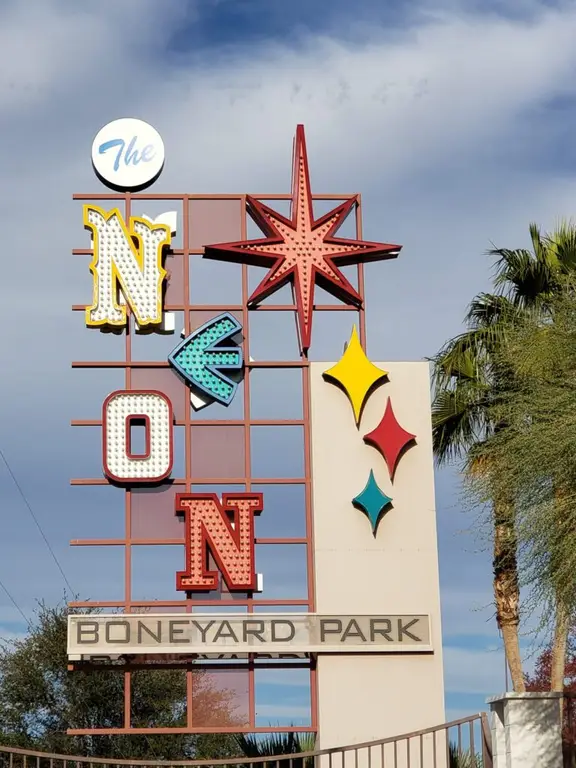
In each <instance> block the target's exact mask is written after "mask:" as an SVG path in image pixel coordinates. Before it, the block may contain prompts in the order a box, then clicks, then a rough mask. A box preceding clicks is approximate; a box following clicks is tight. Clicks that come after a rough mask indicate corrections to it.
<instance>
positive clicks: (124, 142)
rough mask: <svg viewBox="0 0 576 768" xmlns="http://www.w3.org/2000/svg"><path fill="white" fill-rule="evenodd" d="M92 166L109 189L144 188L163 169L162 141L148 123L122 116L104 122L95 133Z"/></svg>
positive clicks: (132, 189) (121, 190)
mask: <svg viewBox="0 0 576 768" xmlns="http://www.w3.org/2000/svg"><path fill="white" fill-rule="evenodd" d="M92 165H93V166H94V170H95V171H96V175H97V176H98V178H99V179H100V180H101V181H103V182H104V184H106V185H107V186H108V187H112V189H115V190H118V191H120V192H125V191H129V190H131V191H136V190H139V189H144V188H145V187H148V186H149V185H150V184H152V182H154V181H156V179H157V178H158V176H159V175H160V173H161V172H162V168H163V166H164V142H163V141H162V137H161V136H160V134H159V133H158V131H157V130H156V129H155V128H153V127H152V126H151V125H149V124H148V123H145V122H144V121H143V120H137V119H136V118H132V117H123V118H121V119H120V120H114V121H113V122H111V123H107V124H106V125H105V126H104V127H103V128H101V129H100V130H99V131H98V133H97V134H96V137H95V139H94V141H93V143H92Z"/></svg>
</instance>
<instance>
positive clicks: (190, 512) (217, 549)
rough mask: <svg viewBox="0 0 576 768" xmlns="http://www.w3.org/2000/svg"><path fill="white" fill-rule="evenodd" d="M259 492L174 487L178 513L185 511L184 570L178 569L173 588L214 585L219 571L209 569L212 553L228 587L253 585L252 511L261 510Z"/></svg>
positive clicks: (210, 587)
mask: <svg viewBox="0 0 576 768" xmlns="http://www.w3.org/2000/svg"><path fill="white" fill-rule="evenodd" d="M262 508H263V504H262V494H261V493H225V494H223V495H222V503H220V500H219V499H218V497H217V496H216V494H214V493H178V494H177V495H176V514H178V515H183V516H184V524H185V526H186V528H185V544H186V570H185V571H179V572H178V573H177V574H176V589H178V590H180V591H182V592H209V591H211V590H213V589H218V573H217V572H216V571H211V570H209V567H208V556H209V554H211V555H212V557H213V558H214V560H215V561H216V565H217V566H218V569H219V570H220V572H221V574H222V578H223V579H224V581H225V583H226V586H227V587H228V589H229V590H230V591H231V592H234V591H236V592H253V591H255V590H256V588H257V575H256V562H255V556H254V515H259V514H260V512H261V511H262Z"/></svg>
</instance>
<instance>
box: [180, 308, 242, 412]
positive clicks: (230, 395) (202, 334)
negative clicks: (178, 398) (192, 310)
mask: <svg viewBox="0 0 576 768" xmlns="http://www.w3.org/2000/svg"><path fill="white" fill-rule="evenodd" d="M241 331H242V326H241V325H240V323H239V322H238V320H237V319H236V318H235V317H234V316H233V315H231V314H230V313H229V312H224V313H223V314H221V315H218V316H217V317H213V318H212V319H211V320H209V321H208V322H207V323H204V325H202V326H200V328H197V329H196V330H195V331H193V332H192V333H191V334H190V335H189V336H187V337H186V338H185V339H184V340H183V341H182V342H180V344H179V345H178V346H177V347H176V348H175V349H174V350H173V351H172V352H171V353H170V355H168V362H169V363H170V364H171V365H172V366H173V367H174V368H175V369H176V370H177V371H178V373H179V374H180V375H181V376H182V377H183V378H184V379H185V380H186V382H187V383H188V385H189V386H190V387H191V388H193V389H195V390H197V391H199V392H200V393H203V394H204V395H208V397H209V398H210V400H216V401H217V402H219V403H222V405H230V403H231V402H232V400H233V399H234V395H235V394H236V390H237V388H238V384H237V383H236V382H235V381H233V380H232V379H231V378H230V377H229V376H227V375H226V374H225V373H224V371H240V370H241V369H242V366H243V364H244V358H243V355H242V350H241V349H240V348H239V347H237V346H223V343H224V342H227V341H230V340H232V339H233V337H234V336H237V335H238V334H239V333H240V332H241Z"/></svg>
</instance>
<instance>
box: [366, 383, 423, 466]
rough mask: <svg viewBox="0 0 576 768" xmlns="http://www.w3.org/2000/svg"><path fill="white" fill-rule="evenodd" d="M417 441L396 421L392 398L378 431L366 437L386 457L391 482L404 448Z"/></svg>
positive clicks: (387, 404)
mask: <svg viewBox="0 0 576 768" xmlns="http://www.w3.org/2000/svg"><path fill="white" fill-rule="evenodd" d="M415 439H416V435H412V434H411V433H410V432H406V430H405V429H403V428H402V427H401V426H400V424H398V421H397V419H396V416H395V415H394V411H393V410H392V405H391V403H390V398H388V401H387V403H386V410H385V411H384V416H382V420H381V421H380V424H378V426H377V427H376V429H374V430H372V432H369V433H368V434H367V435H364V442H365V443H368V445H371V446H373V447H374V448H376V450H377V451H379V452H380V453H381V454H382V456H383V457H384V461H385V462H386V464H387V465H388V472H389V474H390V480H392V479H393V477H394V472H395V471H396V465H397V463H398V461H399V459H400V455H401V453H402V451H403V450H404V448H406V446H407V445H408V444H409V443H411V442H412V441H413V440H415Z"/></svg>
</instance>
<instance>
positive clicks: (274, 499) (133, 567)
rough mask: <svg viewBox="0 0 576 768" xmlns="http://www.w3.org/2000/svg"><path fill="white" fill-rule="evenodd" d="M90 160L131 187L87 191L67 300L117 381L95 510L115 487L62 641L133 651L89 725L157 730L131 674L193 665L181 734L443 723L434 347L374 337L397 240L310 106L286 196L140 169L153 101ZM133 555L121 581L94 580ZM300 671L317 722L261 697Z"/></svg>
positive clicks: (104, 433) (98, 362) (151, 152)
mask: <svg viewBox="0 0 576 768" xmlns="http://www.w3.org/2000/svg"><path fill="white" fill-rule="evenodd" d="M134 137H135V138H134ZM198 151H201V148H199V150H198ZM92 160H93V164H94V168H95V170H96V173H97V175H98V176H99V177H100V179H101V180H103V181H104V183H106V184H107V185H108V186H111V187H113V188H114V189H116V190H118V191H119V192H120V193H121V194H118V193H108V192H106V193H100V194H77V195H74V199H75V200H77V201H79V202H81V203H82V205H83V213H82V215H83V221H84V225H85V228H86V231H87V235H86V237H87V240H86V242H85V243H83V244H80V245H81V246H82V247H79V248H77V249H75V250H74V251H73V254H74V257H75V258H85V259H86V292H85V295H84V297H83V299H84V303H82V304H78V305H75V306H74V307H73V309H74V311H75V312H76V317H77V318H78V319H79V321H82V319H83V320H84V324H85V325H86V331H85V334H86V339H87V342H86V343H87V348H90V341H91V335H92V338H95V335H96V336H98V335H99V336H100V338H99V341H98V345H97V348H98V350H99V351H100V354H101V355H102V357H100V358H99V359H84V360H76V361H74V362H73V363H72V365H73V367H74V368H76V369H84V370H87V371H91V372H97V374H98V376H99V377H101V378H105V379H106V380H107V381H108V382H109V386H108V387H107V388H106V393H105V395H104V397H103V400H102V401H101V402H99V403H95V404H94V405H95V407H96V410H97V412H98V413H99V414H100V416H99V418H97V419H94V418H93V414H92V418H88V417H89V416H90V414H78V415H77V416H78V417H79V418H76V419H75V420H74V421H73V422H72V424H73V426H74V427H75V428H77V429H78V430H82V431H83V432H89V431H92V432H91V434H92V435H94V436H95V438H96V439H97V440H98V441H99V442H100V444H101V456H102V460H101V462H97V463H95V464H94V466H93V471H92V473H91V475H90V476H88V477H76V478H73V479H72V484H73V485H75V486H77V493H78V498H79V501H78V503H79V508H80V509H82V508H83V505H87V504H90V503H94V502H93V500H92V502H90V498H92V499H93V497H89V493H91V491H90V488H91V487H92V486H93V487H94V489H96V488H100V489H101V491H99V493H100V492H101V493H102V507H101V513H102V514H101V515H100V514H96V515H95V516H94V519H93V521H92V523H91V525H90V526H89V530H90V537H84V538H80V537H78V538H75V539H74V540H73V541H72V542H71V543H72V545H73V546H79V547H87V548H91V549H94V551H96V552H97V553H100V559H99V562H101V563H102V565H101V567H100V571H98V568H96V570H95V572H94V573H92V574H91V576H92V579H93V581H92V583H93V585H94V586H93V587H92V588H91V590H90V591H91V593H92V594H93V595H94V598H93V599H90V600H86V599H84V600H77V601H75V602H73V603H71V607H72V609H74V610H76V609H77V611H78V612H77V613H73V614H72V615H71V616H70V618H69V627H68V658H69V664H70V668H71V669H83V670H85V671H86V670H87V671H89V670H90V669H94V668H98V669H100V668H102V666H104V667H105V668H106V669H109V670H110V674H122V675H123V677H124V686H125V702H126V706H125V707H124V714H123V718H124V719H123V723H122V726H121V727H118V728H104V727H99V728H98V727H96V728H90V729H79V730H73V731H70V733H71V734H74V735H85V734H102V735H105V734H108V735H110V734H113V733H130V732H142V727H141V726H140V727H139V728H136V727H135V726H134V725H133V723H132V721H131V717H130V697H131V675H132V674H133V673H134V671H135V670H137V669H141V668H143V667H146V666H148V665H153V666H154V669H159V668H162V666H163V665H164V666H165V667H166V668H170V669H173V668H174V666H176V667H178V668H181V669H182V673H183V674H185V676H186V702H185V714H184V715H181V716H180V715H178V718H179V719H177V720H175V721H174V723H173V726H169V725H164V726H163V732H164V733H170V732H173V733H182V732H189V733H203V732H214V731H221V732H268V731H271V730H285V731H312V732H317V733H318V734H319V739H320V742H319V743H320V745H321V746H322V747H330V746H337V745H340V744H343V743H351V742H354V741H361V740H366V741H367V740H369V739H371V738H380V737H384V736H386V735H394V734H397V733H402V732H409V731H415V730H417V729H419V728H426V727H429V726H433V725H436V724H437V723H440V722H443V718H444V712H443V684H442V651H441V630H440V605H439V587H438V554H437V544H436V522H435V511H434V489H433V462H432V452H431V429H430V402H429V379H428V375H429V374H428V367H427V365H426V364H425V363H382V362H377V361H372V360H370V359H369V357H368V355H367V353H366V319H365V312H364V283H365V274H364V273H365V268H366V267H365V265H366V264H369V263H370V262H376V261H385V260H388V259H391V258H396V257H397V256H398V255H399V253H400V250H401V246H399V245H394V244H391V243H387V242H375V241H371V240H366V239H364V238H363V236H362V220H361V204H360V198H359V195H357V194H342V195H334V194H324V195H319V194H314V193H313V191H312V189H313V188H312V185H311V181H310V169H309V165H308V156H307V150H306V141H305V136H304V128H303V127H302V126H298V127H297V131H296V137H295V140H294V150H293V170H292V192H291V193H289V194H284V193H283V194H268V195H265V196H259V197H257V198H256V197H254V196H251V195H249V194H237V195H192V194H182V195H173V194H172V195H162V194H150V193H147V194H140V193H139V192H135V191H134V190H138V189H142V188H144V187H145V186H147V185H148V184H150V183H151V182H152V181H153V180H154V179H155V178H157V176H158V174H159V173H160V171H161V169H162V165H163V162H164V146H163V144H162V140H161V138H160V137H159V136H158V135H157V134H156V132H155V131H154V129H152V128H151V127H150V126H147V124H142V125H140V124H139V122H138V121H136V122H135V121H132V120H120V121H114V122H113V123H110V124H108V125H107V126H105V127H104V128H103V129H102V130H101V131H100V133H99V134H98V135H97V137H96V139H95V140H94V145H93V148H92ZM286 203H288V204H289V208H290V210H289V212H288V213H280V212H279V210H278V209H279V208H281V207H282V206H283V205H285V204H286ZM157 210H162V211H164V213H161V214H159V215H158V214H156V213H155V211H157ZM249 219H251V220H252V222H253V223H254V224H255V225H256V226H257V228H258V229H259V230H260V231H261V236H260V237H249V235H248V221H249ZM215 262H221V263H220V264H215ZM369 269H374V270H380V269H382V270H386V265H376V266H370V267H369ZM253 286H256V287H255V288H253ZM286 291H291V292H292V295H291V297H290V294H288V297H286V296H285V293H286ZM322 291H323V292H324V294H322ZM326 293H329V294H331V297H330V298H329V299H327V298H325V296H326ZM276 294H278V295H276ZM335 318H339V319H340V321H342V322H339V323H336V322H335ZM294 320H296V323H294ZM320 323H322V324H323V326H324V333H323V334H318V333H317V331H316V332H315V326H316V325H319V324H320ZM327 324H328V326H327ZM332 326H333V327H332ZM327 327H329V328H331V329H332V330H331V333H329V334H326V328H327ZM342 327H345V331H344V334H343V335H342ZM338 328H339V329H340V330H338ZM317 336H318V340H317V338H316V337H317ZM327 337H330V342H329V345H328V347H327V346H326V338H327ZM343 348H344V352H343V353H342V349H343ZM107 349H109V350H110V352H109V353H108V352H107ZM336 351H337V352H336ZM322 359H325V360H327V361H328V362H317V361H319V360H322ZM82 494H85V496H84V498H82ZM104 494H105V496H104ZM120 505H121V508H122V510H123V511H122V512H121V511H120V510H119V507H120ZM100 526H101V528H100ZM82 528H83V523H82V521H81V520H79V522H78V531H79V532H78V534H77V535H78V536H81V532H82ZM85 530H86V529H85ZM113 557H115V558H116V562H117V563H118V565H119V566H121V569H122V571H123V579H122V578H121V579H119V580H118V581H117V583H116V582H115V583H116V590H117V591H116V596H115V597H113V598H112V599H108V600H102V599H98V594H97V592H98V588H99V584H100V576H101V575H102V570H103V569H105V568H107V566H106V565H105V563H107V562H112V558H113ZM87 562H88V561H87ZM86 567H87V566H86ZM110 572H112V571H110ZM94 609H98V611H97V612H96V613H92V614H91V613H90V611H91V610H94ZM296 672H297V674H298V678H297V679H298V681H299V683H298V692H299V696H300V698H299V700H298V706H297V707H296V706H294V711H297V712H298V715H297V721H296V722H295V721H294V717H295V716H294V715H290V714H289V715H286V717H285V718H284V719H282V718H281V716H280V717H279V716H275V715H274V714H270V715H267V714H266V713H267V712H271V711H273V705H274V703H276V704H278V703H279V701H281V700H283V699H284V698H289V697H290V696H291V695H292V696H293V695H294V688H295V686H294V680H295V679H296V678H295V674H296ZM267 675H273V676H274V677H273V679H274V681H275V682H274V685H271V684H267V683H266V680H267V677H266V676H267ZM283 686H286V688H285V689H284V688H283ZM407 687H408V689H410V690H412V689H414V688H418V689H419V690H426V691H429V692H430V693H429V694H427V695H426V696H419V697H418V701H415V700H414V697H413V696H411V697H410V698H409V699H406V700H404V699H403V698H402V696H401V695H400V693H399V692H400V691H403V690H405V689H407ZM207 691H209V692H210V695H208V694H207ZM271 691H272V692H273V695H274V697H275V701H271V699H270V696H271V695H272V694H271ZM210 696H215V697H217V699H218V702H219V705H218V706H217V707H215V706H211V704H210ZM399 696H400V699H399ZM223 701H225V702H226V706H224V705H222V702H223ZM183 703H184V702H183ZM215 712H217V714H215ZM359 712H362V719H361V722H359V721H358V713H359ZM383 713H384V714H385V717H383ZM383 720H384V721H385V723H386V725H385V728H386V729H388V730H387V732H386V733H384V732H383ZM145 732H146V733H153V732H154V728H147V729H145Z"/></svg>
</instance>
